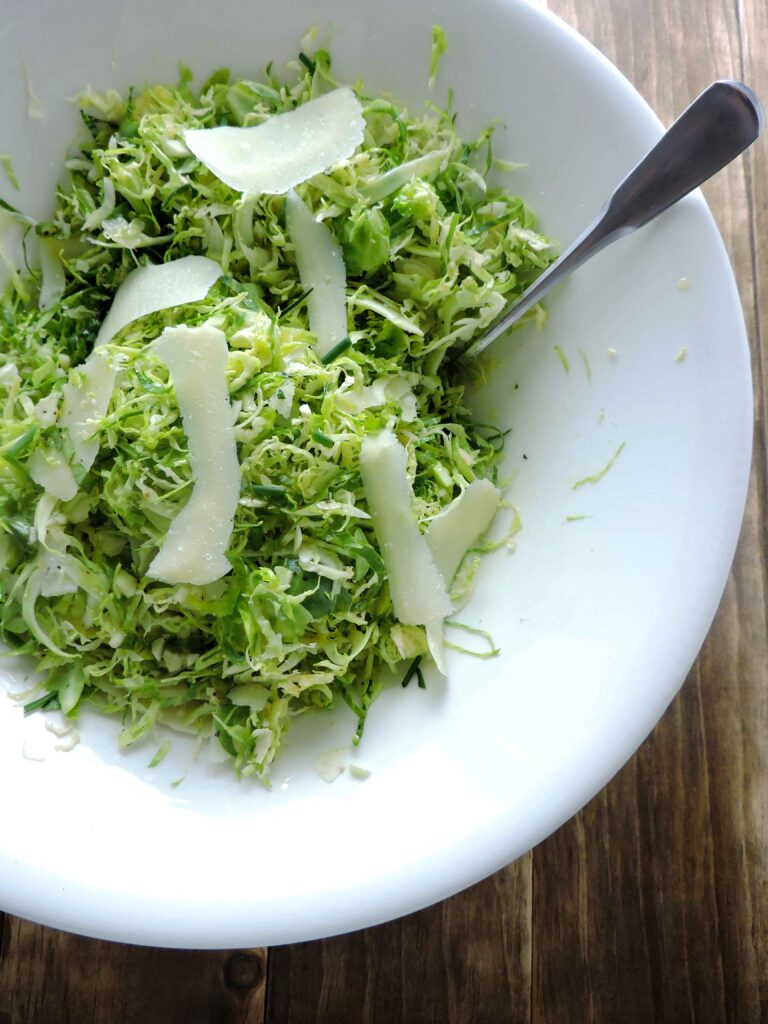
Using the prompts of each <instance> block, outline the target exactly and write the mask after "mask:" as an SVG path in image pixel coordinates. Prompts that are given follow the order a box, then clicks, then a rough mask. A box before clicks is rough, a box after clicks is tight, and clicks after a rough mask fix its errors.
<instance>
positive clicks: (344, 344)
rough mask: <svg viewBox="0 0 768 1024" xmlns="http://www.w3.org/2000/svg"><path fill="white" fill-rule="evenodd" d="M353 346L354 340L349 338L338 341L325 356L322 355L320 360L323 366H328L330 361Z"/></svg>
mask: <svg viewBox="0 0 768 1024" xmlns="http://www.w3.org/2000/svg"><path fill="white" fill-rule="evenodd" d="M351 347H352V342H351V341H350V339H349V338H342V339H341V341H339V342H337V343H336V344H335V345H334V346H333V348H329V349H328V351H327V352H326V353H325V355H324V356H320V362H321V363H322V364H323V366H327V365H328V363H332V362H333V361H334V359H337V358H338V357H339V356H340V355H341V353H342V352H346V351H347V349H348V348H351Z"/></svg>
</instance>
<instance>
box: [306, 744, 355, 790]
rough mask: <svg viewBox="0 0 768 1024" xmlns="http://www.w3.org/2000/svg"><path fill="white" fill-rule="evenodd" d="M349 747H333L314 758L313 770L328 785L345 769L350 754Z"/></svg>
mask: <svg viewBox="0 0 768 1024" xmlns="http://www.w3.org/2000/svg"><path fill="white" fill-rule="evenodd" d="M350 753H351V751H350V749H349V747H334V748H333V749H332V750H326V751H325V753H323V754H320V756H319V757H317V758H316V759H315V771H316V772H317V774H318V775H319V776H320V778H321V779H322V780H323V782H327V783H328V784H329V785H330V783H332V782H335V781H336V779H338V777H339V776H340V775H341V774H342V772H343V771H344V770H345V769H346V767H347V763H348V762H349V756H350Z"/></svg>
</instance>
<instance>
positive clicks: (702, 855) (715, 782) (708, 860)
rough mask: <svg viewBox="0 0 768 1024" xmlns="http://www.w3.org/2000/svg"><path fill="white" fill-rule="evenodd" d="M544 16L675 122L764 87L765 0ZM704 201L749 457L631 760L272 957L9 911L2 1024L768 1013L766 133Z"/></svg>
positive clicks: (662, 1019) (665, 1018)
mask: <svg viewBox="0 0 768 1024" xmlns="http://www.w3.org/2000/svg"><path fill="white" fill-rule="evenodd" d="M544 5H545V4H544V2H542V6H544ZM548 6H549V7H550V9H551V10H553V11H554V12H555V13H557V14H559V15H560V16H562V17H563V18H564V19H565V20H566V21H568V22H569V23H570V24H572V25H574V26H575V27H576V28H577V29H578V30H579V31H581V32H582V33H583V34H584V35H585V36H586V37H587V38H589V39H591V40H592V41H593V42H594V43H595V44H596V45H597V46H598V47H599V48H600V49H602V50H603V51H604V52H605V53H607V55H608V56H609V57H610V58H611V59H612V60H613V61H614V62H615V63H616V64H617V65H618V67H619V68H620V69H621V70H622V71H624V73H625V74H626V75H627V77H628V78H629V79H630V81H632V82H633V84H634V85H635V86H636V87H637V88H638V89H639V90H640V92H641V93H642V94H643V95H644V96H645V97H646V98H647V99H648V101H649V102H650V103H651V104H652V106H653V107H654V108H655V109H656V110H657V112H658V113H659V115H660V116H661V117H662V119H663V120H664V121H665V122H667V123H669V122H670V121H671V120H672V119H673V117H674V116H675V115H676V114H677V113H678V112H679V111H680V110H681V109H682V108H683V107H684V106H685V105H686V104H687V103H688V102H689V101H690V99H691V98H692V97H693V96H694V95H696V93H697V92H698V91H700V89H702V88H703V87H704V86H705V85H706V84H707V83H708V82H709V81H711V80H712V79H713V78H715V77H737V78H743V79H744V80H745V81H747V82H748V83H750V84H751V85H752V86H753V87H754V88H755V89H756V91H757V92H758V94H759V95H761V96H762V97H763V99H764V100H765V99H766V98H768V3H767V2H766V0H601V2H600V3H596V2H595V0H550V2H549V3H548ZM705 191H706V195H707V198H708V199H709V202H710V204H711V206H712V209H713V212H714V213H715V216H716V218H717V221H718V224H719V226H720V229H721V231H722V233H723V237H724V239H725V242H726V245H727V247H728V251H729V254H730V256H731V259H732V262H733V265H734V268H735V271H736V276H737V281H738V284H739V288H740V293H741V298H742V302H743V305H744V310H745V315H746V320H747V326H748V329H749V332H750V338H751V344H752V352H753V371H754V385H755V408H756V434H755V458H754V468H753V474H752V479H751V484H750V491H749V499H748V503H747V510H746V516H745V523H744V529H743V532H742V537H741V542H740V545H739V549H738V553H737V557H736V561H735V564H734V568H733V571H732V573H731V576H730V579H729V582H728V586H727V589H726V592H725V595H724V598H723V601H722V604H721V608H720V611H719V613H718V616H717V619H716V621H715V623H714V626H713V628H712V631H711V633H710V636H709V638H708V640H707V643H706V644H705V646H704V649H703V650H702V653H701V655H700V657H699V658H698V660H697V662H696V665H695V666H694V669H693V671H692V673H691V676H690V678H689V680H688V681H687V683H686V685H685V686H684V688H683V690H682V692H681V694H680V695H679V696H678V698H677V699H676V700H675V701H674V703H673V704H672V706H671V707H670V709H669V711H668V712H667V714H666V715H665V717H664V719H663V720H662V722H661V723H660V724H659V726H658V727H657V728H656V730H655V731H654V733H653V734H652V736H651V737H650V739H649V740H648V741H647V742H646V744H645V745H644V746H643V747H642V748H641V750H640V751H639V752H638V754H637V755H636V756H635V757H634V758H633V760H632V761H631V762H630V763H629V764H628V765H627V766H626V767H625V768H624V769H623V770H622V771H621V772H620V773H619V775H617V777H616V778H615V779H614V780H613V782H612V783H611V784H610V785H609V786H608V787H606V789H605V790H604V791H603V792H602V793H601V794H600V795H599V796H598V797H596V798H595V800H593V801H592V802H591V803H590V804H589V805H588V806H587V807H586V808H585V809H584V810H583V811H582V812H581V814H579V815H577V816H576V818H574V819H573V820H572V821H571V822H569V823H568V824H567V825H565V826H563V828H561V829H560V830H559V831H558V832H557V833H556V834H555V835H554V836H552V837H551V838H550V839H549V840H547V841H546V842H545V843H542V844H541V845H540V846H539V847H537V849H536V850H535V851H534V852H533V853H532V854H529V855H528V856H526V857H524V858H522V859H521V860H520V861H518V862H516V863H515V864H513V865H511V866H510V867H508V868H506V869H505V870H504V871H502V872H499V873H498V874H497V875H495V876H494V877H493V878H491V879H488V880H487V881H485V882H483V883H481V884H480V885H477V886H475V887H474V888H472V889H470V890H468V891H467V892H465V893H462V894H460V895H459V896H456V897H454V898H453V899H452V900H448V901H446V902H445V903H443V904H441V905H439V906H437V907H432V908H430V909H428V910H425V911H423V912H422V913H419V914H414V915H411V916H410V917H407V918H404V919H402V920H400V921H396V922H393V923H391V924H388V925H383V926H381V927H379V928H372V929H367V930H365V931H362V932H358V933H355V934H353V935H347V936H342V937H339V938H336V939H330V940H327V941H324V942H314V943H306V944H303V945H295V946H288V947H281V948H278V949H273V950H271V951H269V956H268V959H267V953H266V951H259V950H253V951H243V952H235V953H226V952H212V953H187V952H178V951H171V950H146V949H139V948H136V947H130V946H120V945H116V944H110V943H103V942H97V941H95V940H90V939H82V938H76V937H73V936H69V935H64V934H63V933H59V932H55V931H53V930H50V929H46V928H42V927H40V926H37V925H32V924H28V923H25V922H21V921H18V920H15V919H11V918H6V919H5V921H4V922H3V921H2V918H1V917H0V1024H27V1022H35V1024H49V1022H50V1024H69V1022H70V1021H71V1022H77V1024H80V1022H83V1024H90V1022H91V1021H96V1022H99V1024H100V1022H106V1024H111V1022H113V1021H114V1022H119V1024H160V1022H163V1024H165V1022H175V1021H182V1022H185V1024H197V1022H200V1024H202V1022H216V1024H219V1022H222V1024H230V1022H232V1024H234V1022H243V1024H246V1022H247V1024H257V1022H258V1024H261V1022H266V1024H305V1022H307V1024H326V1022H328V1024H346V1022H350V1024H352V1022H355V1024H357V1022H360V1024H399V1022H403V1024H437V1022H440V1024H486V1022H488V1024H490V1022H493V1024H571V1022H573V1024H576V1022H578V1024H582V1022H589V1024H614V1022H617V1024H686V1022H696V1024H759V1022H761V1021H768V641H767V639H766V637H767V635H768V620H767V611H766V609H767V607H768V605H767V601H768V579H767V578H766V554H767V553H768V447H767V446H766V428H765V424H766V418H765V414H766V383H767V381H766V368H767V365H768V352H767V351H766V345H768V144H767V143H766V142H765V141H762V142H761V143H760V144H759V145H758V146H756V147H755V148H754V149H753V150H752V151H751V152H750V154H749V155H748V156H747V157H746V158H745V159H742V160H741V161H739V162H737V163H736V164H734V165H733V166H732V167H730V168H729V169H728V170H727V171H726V172H725V173H723V174H721V175H720V176H718V178H716V179H715V180H714V181H713V182H711V183H710V184H709V185H708V186H707V188H706V190H705Z"/></svg>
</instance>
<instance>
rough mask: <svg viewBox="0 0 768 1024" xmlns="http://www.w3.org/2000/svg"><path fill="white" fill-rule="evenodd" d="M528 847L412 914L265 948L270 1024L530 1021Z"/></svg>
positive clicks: (491, 1023) (490, 1023)
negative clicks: (356, 929) (499, 868)
mask: <svg viewBox="0 0 768 1024" xmlns="http://www.w3.org/2000/svg"><path fill="white" fill-rule="evenodd" d="M531 867H532V857H531V856H530V854H529V855H528V856H526V857H523V858H521V859H520V860H519V861H517V862H516V863H515V864H512V865H510V866H509V867H508V868H506V869H505V870H504V871H501V872H499V873H498V874H496V875H494V877H493V878H490V879H488V880H487V881H486V882H483V883H482V884H480V885H477V886H474V887H473V888H472V889H469V890H467V891H466V892H463V893H460V894H459V895H458V896H455V897H454V898H453V899H451V900H447V901H446V902H444V903H442V904H439V905H438V906H435V907H430V908H429V909H428V910H424V911H422V912H421V913H419V914H413V915H411V916H410V917H406V918H403V919H401V920H399V921H393V922H391V923H390V924H386V925H381V926H380V927H378V928H368V929H366V930H364V931H361V932H356V933H354V934H352V935H344V936H340V937H339V938H336V939H328V940H326V941H325V942H311V943H305V944H303V945H298V946H284V947H280V948H277V949H272V950H270V956H269V984H268V989H267V998H268V1004H267V1020H268V1021H269V1022H270V1024H283V1022H288V1021H290V1022H294V1021H295V1022H299V1021H312V1022H313V1024H356V1022H358V1021H365V1024H393V1022H397V1021H407V1022H408V1024H445V1022H446V1021H472V1022H473V1024H502V1022H510V1024H523V1022H527V1021H529V1020H530V1019H531V1003H530V998H531V976H530V972H531V952H532V947H531V931H530V927H531V896H532V890H531Z"/></svg>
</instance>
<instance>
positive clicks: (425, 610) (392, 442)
mask: <svg viewBox="0 0 768 1024" xmlns="http://www.w3.org/2000/svg"><path fill="white" fill-rule="evenodd" d="M407 461H408V460H407V455H406V451H405V448H403V446H402V445H401V444H400V442H399V441H398V440H397V438H396V437H395V435H394V434H393V433H392V431H391V430H382V431H381V432H380V433H378V434H373V435H370V436H368V437H366V438H365V439H364V440H363V443H362V445H361V448H360V476H361V478H362V481H363V487H364V489H365V497H366V500H367V502H368V511H369V512H370V514H371V520H372V522H373V529H374V531H375V533H376V539H377V540H378V542H379V550H380V552H381V557H382V559H383V561H384V564H385V566H386V567H387V575H388V576H389V590H390V595H391V598H392V607H393V609H394V612H395V615H396V616H397V619H398V620H399V621H400V622H402V623H403V624H404V625H422V626H426V627H427V639H428V641H429V646H430V650H431V651H432V655H433V657H434V659H435V663H436V665H437V666H438V668H439V669H440V671H441V672H444V659H443V654H442V644H441V643H440V636H441V631H442V630H441V624H442V620H443V619H444V618H445V616H446V615H448V614H450V612H451V602H450V598H449V597H448V592H447V590H446V586H445V582H444V580H443V578H442V576H441V575H440V573H439V571H438V569H437V566H436V565H435V562H434V559H433V557H432V553H431V552H430V550H429V547H428V545H427V542H426V540H425V538H424V537H423V536H422V535H421V533H420V532H419V527H418V524H417V522H416V518H415V516H414V514H413V491H412V489H411V485H410V482H409V480H408V474H407Z"/></svg>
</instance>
